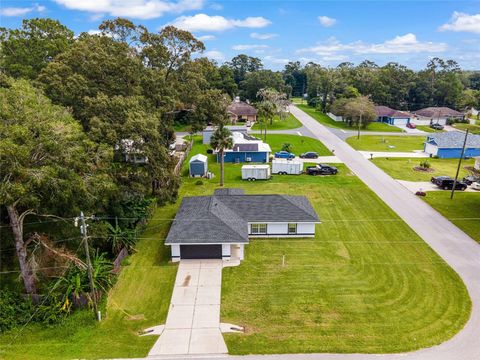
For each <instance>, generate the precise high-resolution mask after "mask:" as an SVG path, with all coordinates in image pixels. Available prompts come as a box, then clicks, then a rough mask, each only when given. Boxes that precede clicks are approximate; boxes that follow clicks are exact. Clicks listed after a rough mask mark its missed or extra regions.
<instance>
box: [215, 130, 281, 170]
mask: <svg viewBox="0 0 480 360" xmlns="http://www.w3.org/2000/svg"><path fill="white" fill-rule="evenodd" d="M232 140H233V148H232V149H227V150H225V151H224V154H223V156H224V158H223V159H224V161H225V162H233V163H242V162H258V163H266V162H268V161H269V158H270V153H271V152H272V149H271V148H270V145H268V144H267V143H264V142H263V141H262V140H260V139H257V138H256V137H253V136H250V135H248V134H245V133H241V132H232ZM219 156H220V155H219V153H218V152H217V162H220V158H219Z"/></svg>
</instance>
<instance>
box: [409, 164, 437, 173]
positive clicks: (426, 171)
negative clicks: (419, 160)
mask: <svg viewBox="0 0 480 360" xmlns="http://www.w3.org/2000/svg"><path fill="white" fill-rule="evenodd" d="M413 170H414V171H419V172H424V173H433V172H435V169H432V168H424V167H421V166H415V167H414V168H413Z"/></svg>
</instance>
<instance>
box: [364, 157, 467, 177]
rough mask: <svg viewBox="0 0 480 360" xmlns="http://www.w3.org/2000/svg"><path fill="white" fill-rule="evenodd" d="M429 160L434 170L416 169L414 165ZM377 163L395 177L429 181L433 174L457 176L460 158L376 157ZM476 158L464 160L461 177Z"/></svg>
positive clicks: (375, 161)
mask: <svg viewBox="0 0 480 360" xmlns="http://www.w3.org/2000/svg"><path fill="white" fill-rule="evenodd" d="M424 160H428V162H429V163H430V165H431V169H433V172H429V173H426V172H422V171H415V170H413V167H415V166H418V165H419V164H420V162H421V161H424ZM372 161H373V163H374V164H375V165H377V166H378V167H379V168H381V169H382V170H383V171H385V172H386V173H387V174H389V175H390V176H391V177H393V178H394V179H398V180H407V181H429V180H430V178H431V177H432V176H439V175H446V176H452V177H455V173H456V172H457V166H458V159H419V158H389V159H386V158H376V159H373V160H372ZM474 163H475V160H473V159H470V160H463V161H462V167H461V169H460V174H459V177H460V178H463V177H464V176H465V175H468V173H469V172H468V171H467V170H465V169H464V167H465V166H467V167H468V166H472V167H473V165H474Z"/></svg>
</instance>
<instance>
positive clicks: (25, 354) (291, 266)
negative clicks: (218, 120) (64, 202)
mask: <svg viewBox="0 0 480 360" xmlns="http://www.w3.org/2000/svg"><path fill="white" fill-rule="evenodd" d="M302 139H303V138H302ZM206 148H207V147H206V146H205V145H202V144H201V140H200V138H199V137H197V138H196V142H195V144H194V146H193V149H192V151H191V153H190V156H193V155H194V154H196V153H198V152H204V151H205V150H206ZM209 161H210V162H209V168H210V170H211V171H213V172H214V173H215V174H216V177H215V178H213V179H211V180H207V179H203V180H202V181H201V182H200V184H199V181H198V179H190V178H188V177H184V178H183V179H182V186H181V189H180V198H181V197H183V196H185V195H205V194H211V193H212V192H213V191H214V189H215V188H216V187H217V186H218V181H219V176H218V169H219V166H218V164H217V163H215V162H214V156H213V155H210V156H209ZM336 166H338V168H339V170H340V172H339V175H337V176H325V177H313V176H307V175H301V176H274V177H273V178H272V180H269V181H263V182H262V181H256V182H247V181H242V180H241V179H240V168H241V165H235V164H226V177H225V178H226V185H227V186H232V187H233V186H235V187H242V188H244V189H245V191H246V192H247V193H251V194H254V193H280V194H298V195H301V194H303V195H306V196H307V197H308V198H309V200H310V201H311V202H312V205H313V206H314V208H315V209H316V211H317V212H318V214H319V216H320V218H321V220H322V224H319V225H317V233H316V236H315V238H309V239H306V238H305V239H295V240H291V239H253V240H252V241H251V243H250V244H249V245H247V247H246V258H245V261H244V262H242V264H241V265H240V266H238V267H234V268H226V269H225V270H224V272H223V282H222V307H221V320H222V321H223V322H231V323H235V324H238V325H242V326H245V328H246V333H245V334H228V335H225V338H226V342H227V345H228V348H229V352H230V353H232V354H245V353H283V352H286V353H300V352H303V353H305V352H340V353H346V352H379V353H384V352H397V351H408V350H413V349H418V348H421V347H427V346H432V345H434V344H438V343H440V342H443V341H445V340H447V339H449V338H451V337H452V336H453V335H454V334H455V333H457V332H458V331H459V330H460V329H461V328H462V327H463V325H464V324H465V322H466V321H467V319H468V316H469V314H470V308H471V303H470V300H469V297H468V294H467V292H466V289H465V287H464V285H463V283H462V281H461V280H460V279H459V277H458V276H457V274H456V273H455V272H454V271H453V270H452V269H451V268H449V267H448V266H447V265H446V264H445V263H444V262H443V261H442V260H441V259H440V258H439V257H438V256H437V255H436V254H435V253H434V252H433V251H432V250H431V249H430V248H429V247H428V246H427V245H426V244H425V243H424V242H423V241H422V240H421V239H420V238H418V236H417V235H416V234H415V233H414V232H413V231H412V230H411V229H410V228H409V227H408V226H407V225H406V224H405V223H404V222H403V221H401V220H400V219H399V218H398V217H397V216H396V215H395V214H394V213H393V212H392V211H391V210H390V209H389V208H388V207H387V206H386V205H385V204H384V203H383V202H382V201H381V200H380V199H379V198H378V197H377V196H376V195H375V194H373V193H372V192H371V191H370V190H369V189H368V188H367V187H366V186H365V185H364V184H363V183H362V182H361V181H360V180H359V179H358V178H357V177H356V176H355V175H354V174H352V173H351V172H350V171H349V170H348V169H347V168H346V167H345V165H342V164H339V165H336ZM187 168H188V165H187V163H185V165H184V168H183V174H186V173H188V170H187ZM178 203H179V202H177V203H176V204H173V205H168V206H166V207H163V208H160V209H158V210H157V211H156V213H155V215H154V217H153V219H152V221H151V222H150V224H149V226H148V229H147V230H146V232H145V234H144V235H143V236H142V240H141V241H140V242H139V244H138V248H137V249H138V252H137V253H136V254H135V255H133V256H132V257H131V258H130V261H129V263H130V264H129V266H127V267H126V268H125V269H124V270H123V272H122V273H121V275H120V278H119V280H118V282H117V284H116V286H115V288H114V289H113V290H112V291H111V294H110V296H109V298H108V304H107V313H106V316H107V317H106V319H105V320H104V321H103V322H102V323H101V324H96V323H95V322H94V321H92V320H91V319H90V318H89V316H90V314H88V313H86V312H78V313H77V314H76V315H74V316H73V317H71V318H70V319H68V320H67V321H66V322H65V323H64V324H63V325H61V326H52V327H50V328H42V327H39V326H28V327H27V328H26V329H25V330H24V331H22V332H21V333H19V332H17V331H12V332H9V333H7V334H4V335H2V336H1V337H0V349H1V350H0V358H5V359H70V358H89V359H90V358H103V357H106V358H111V357H142V356H145V355H146V354H147V353H148V351H149V349H150V348H151V346H152V344H153V343H154V341H155V337H144V338H139V337H138V336H137V332H138V331H139V330H141V329H143V328H145V327H148V326H151V325H156V324H161V323H164V321H165V317H166V312H167V309H168V304H169V301H170V295H171V290H172V287H173V281H174V277H175V273H176V269H177V267H176V266H175V265H171V264H169V263H168V256H169V251H168V249H166V248H165V247H164V246H163V239H164V238H165V235H166V233H167V231H168V225H169V223H170V219H172V217H173V216H174V214H175V211H176V208H177V206H178ZM283 255H285V266H284V267H282V265H281V258H282V256H283ZM17 334H18V337H15V336H16V335H17Z"/></svg>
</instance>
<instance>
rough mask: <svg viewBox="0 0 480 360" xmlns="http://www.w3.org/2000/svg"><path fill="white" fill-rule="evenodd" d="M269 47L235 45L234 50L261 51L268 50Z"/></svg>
mask: <svg viewBox="0 0 480 360" xmlns="http://www.w3.org/2000/svg"><path fill="white" fill-rule="evenodd" d="M266 48H268V45H258V44H248V45H233V46H232V49H233V50H237V51H244V50H259V49H266Z"/></svg>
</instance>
